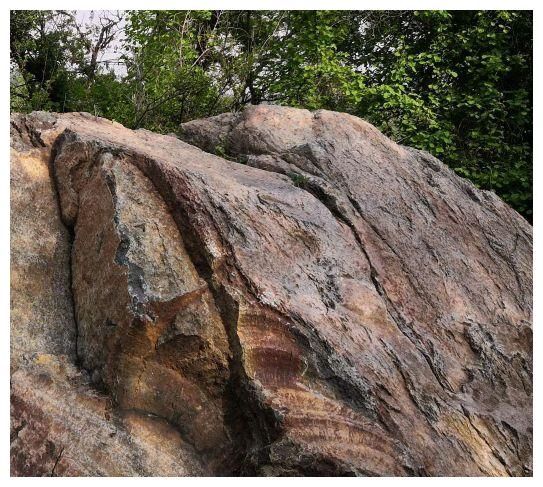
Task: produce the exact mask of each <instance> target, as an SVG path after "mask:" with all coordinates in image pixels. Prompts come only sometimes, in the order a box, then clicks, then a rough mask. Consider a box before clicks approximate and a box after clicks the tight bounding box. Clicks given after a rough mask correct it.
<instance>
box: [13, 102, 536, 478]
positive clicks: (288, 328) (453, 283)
mask: <svg viewBox="0 0 543 487" xmlns="http://www.w3.org/2000/svg"><path fill="white" fill-rule="evenodd" d="M45 118H46V117H45V115H43V114H42V115H40V114H37V115H36V114H35V115H32V116H30V117H14V121H13V124H14V127H16V128H18V130H17V131H16V132H17V133H18V135H17V133H16V134H14V135H15V144H14V151H15V155H14V157H15V158H17V157H19V151H21V148H20V147H19V146H18V145H17V144H19V143H20V144H23V143H24V141H25V140H26V143H27V144H31V143H32V141H33V142H34V144H37V145H39V146H40V147H41V149H32V150H39V151H40V154H41V155H40V157H41V159H40V160H42V161H47V160H48V158H49V155H50V171H51V174H52V175H53V179H54V186H55V187H56V190H57V191H58V200H59V209H60V216H61V219H62V221H63V222H64V224H65V225H66V227H67V228H68V229H69V232H70V233H71V235H73V238H72V239H70V238H64V244H63V245H64V248H66V245H68V246H70V247H71V272H70V269H69V268H68V267H67V265H66V263H65V262H64V261H62V262H64V263H62V262H60V261H59V263H58V265H59V268H60V269H61V270H63V272H64V273H65V274H64V277H65V278H66V276H68V277H67V279H68V280H69V282H70V290H69V292H68V297H69V298H70V299H73V310H74V311H73V316H74V318H75V320H74V323H73V329H71V332H72V333H73V334H74V338H73V340H72V342H70V343H72V346H71V347H67V348H68V349H69V350H71V352H69V353H68V352H66V351H63V350H50V349H48V348H47V347H48V345H47V343H49V342H50V340H51V338H49V337H50V336H56V334H57V331H55V330H56V329H54V328H51V327H49V328H47V330H46V331H45V332H44V334H43V335H42V339H40V340H38V341H36V343H34V342H30V344H32V347H30V346H29V347H28V348H33V352H35V353H34V355H32V357H33V359H32V360H28V361H27V363H26V362H24V361H21V360H19V356H20V353H19V352H17V356H16V357H15V366H14V369H15V370H16V372H15V373H14V375H13V377H12V381H13V385H12V394H13V397H14V399H13V400H12V409H13V411H12V422H13V431H14V435H15V436H14V438H15V439H14V442H13V443H12V469H13V473H14V474H17V475H25V474H32V473H33V472H34V473H36V474H44V473H51V471H52V470H54V473H55V474H59V475H70V474H72V475H73V474H77V473H80V474H84V475H90V474H93V473H94V474H98V473H100V474H106V475H107V474H110V475H114V474H121V475H182V474H188V475H191V474H192V475H199V474H202V473H204V472H207V473H215V474H224V473H231V474H259V475H291V474H292V475H294V474H295V475H309V474H328V475H349V474H355V475H527V474H530V473H531V461H532V459H531V454H532V453H531V451H532V430H531V427H532V411H531V398H532V389H531V387H532V369H531V363H532V351H531V336H532V328H531V326H532V325H531V319H532V316H531V309H532V303H531V299H532V294H531V279H532V267H531V250H532V231H531V227H530V226H529V224H528V223H526V222H525V221H524V220H523V219H522V218H521V217H520V216H519V215H518V214H516V213H515V212H514V211H513V210H512V209H510V208H509V207H507V206H506V205H505V204H504V203H503V202H501V200H499V198H497V197H496V196H494V195H493V194H491V193H488V192H482V191H479V190H477V189H476V188H474V187H473V186H472V185H471V184H470V183H468V182H467V181H465V180H462V179H461V178H459V177H457V176H456V175H454V174H453V173H452V172H451V171H449V170H448V169H447V168H446V167H445V166H443V165H442V164H441V163H440V162H439V161H437V160H435V159H434V158H432V157H431V156H429V155H427V154H425V153H422V152H419V151H415V150H413V149H408V148H405V147H401V146H398V145H396V144H394V143H393V142H391V141H390V140H389V139H387V138H386V137H384V136H383V135H382V134H380V133H379V132H378V131H377V130H376V129H375V128H373V127H372V126H370V125H368V124H366V123H365V122H363V121H361V120H359V119H357V118H355V117H351V116H348V115H344V114H338V113H333V112H326V111H318V112H315V113H311V112H308V111H305V110H296V109H289V108H279V107H270V106H262V107H251V108H248V109H246V110H245V111H244V112H242V113H241V114H238V115H222V116H219V117H216V118H213V119H207V120H202V121H196V122H191V123H189V124H185V125H183V126H182V128H181V131H182V135H183V138H184V139H185V140H188V141H190V142H191V143H193V144H195V145H199V146H201V147H202V148H204V149H205V150H207V151H214V150H216V151H218V152H221V153H223V152H226V154H227V155H228V157H229V158H231V159H234V160H238V161H241V162H246V163H247V164H240V163H237V162H233V161H228V160H225V159H223V158H220V157H217V156H214V155H211V154H208V153H205V152H203V151H201V150H200V149H197V148H195V147H194V146H191V145H189V144H186V143H184V142H181V141H179V140H177V139H175V138H174V137H169V136H161V135H157V134H153V133H150V132H147V131H142V130H139V131H130V130H128V129H125V128H124V127H122V126H120V125H118V124H115V123H112V122H108V121H106V120H103V119H97V118H95V117H92V116H89V115H86V114H66V115H54V116H51V115H50V116H48V118H47V123H45V122H44V121H43V120H45ZM22 126H24V128H21V127H22ZM21 141H22V142H21ZM219 146H220V150H219ZM15 160H17V159H15ZM12 173H13V169H12ZM44 184H49V187H52V186H51V180H48V179H47V178H45V179H44ZM53 196H54V195H53ZM54 199H55V198H54V197H53V200H54ZM40 215H41V214H40ZM12 219H13V218H12ZM55 219H58V214H56V213H54V212H53V213H52V216H51V215H49V216H46V217H44V218H43V219H42V222H43V225H44V226H47V225H48V223H47V222H48V221H53V220H54V221H56V220H55ZM55 225H56V223H55ZM55 228H56V227H55ZM12 231H13V230H12ZM23 231H24V229H20V233H22V232H23ZM59 231H64V232H65V230H62V229H60V230H59ZM65 233H66V232H65ZM66 235H67V234H66ZM66 242H67V243H66ZM25 245H27V244H26V243H24V242H23V243H21V247H20V249H19V251H20V252H21V254H22V255H24V254H25V252H28V251H27V250H26V249H27V247H26V246H25ZM36 272H42V271H41V270H39V271H36ZM63 282H64V281H63ZM23 287H24V286H23ZM21 289H22V288H21ZM38 292H41V291H40V290H38ZM44 292H45V291H44ZM14 306H15V310H16V311H17V312H19V308H18V307H19V306H20V305H19V304H17V303H16V304H15V305H14ZM42 312H43V313H45V312H46V311H45V310H42ZM29 322H30V319H27V320H25V319H24V317H23V318H21V319H19V320H17V321H16V322H13V321H12V336H13V335H15V336H16V337H20V342H21V343H23V344H24V343H25V342H26V341H27V338H26V335H25V333H26V331H25V325H26V324H27V323H29ZM69 325H70V320H69V319H68V320H67V321H66V323H65V324H64V325H62V327H60V328H61V329H62V330H63V333H66V334H67V335H69V332H70V326H69ZM14 330H15V332H14ZM12 340H13V338H12ZM24 348H25V347H24V346H21V347H19V348H18V349H17V350H20V349H24ZM40 354H55V355H58V356H59V357H55V356H53V355H40ZM70 354H71V355H70ZM41 357H50V358H48V359H47V360H45V362H47V363H48V364H49V363H53V364H57V365H55V366H54V367H53V366H51V365H48V366H47V367H46V366H45V365H43V362H44V359H43V358H41ZM70 362H72V363H75V364H76V365H77V366H79V368H80V371H77V369H75V368H74V366H73V365H70ZM12 363H13V360H12ZM59 363H60V364H61V365H62V366H61V365H58V364H59ZM21 364H22V365H21ZM40 370H42V372H40ZM44 370H45V371H44ZM44 377H49V379H45V378H44ZM51 377H52V378H51ZM40 380H41V381H43V384H44V386H42V387H41V389H40V387H39V385H38V384H40V382H39V381H40ZM93 388H94V389H93ZM37 389H40V390H39V393H38V391H37ZM98 390H99V391H101V392H98ZM59 391H63V392H62V393H59ZM93 391H94V392H93ZM94 394H95V395H96V396H97V397H99V399H97V400H96V401H94V402H93V401H91V400H90V398H91V397H93V395H94ZM59 397H66V398H70V397H77V400H75V399H71V400H70V399H66V401H64V402H63V400H62V399H59ZM70 404H73V407H70ZM105 404H107V406H105ZM106 409H107V411H108V415H109V416H110V418H117V419H114V420H113V419H109V420H108V419H101V420H100V421H103V422H99V421H96V422H94V423H93V425H94V429H90V431H91V432H92V434H91V435H90V436H91V440H89V442H87V443H84V442H82V441H81V439H78V438H76V437H75V436H74V435H73V431H76V430H77V429H78V428H79V427H81V426H80V423H78V421H81V419H78V418H80V417H81V416H80V413H78V411H83V410H88V413H87V414H88V416H89V417H94V416H93V415H95V416H96V417H98V416H100V418H102V416H101V415H104V413H103V411H105V410H106ZM56 411H58V414H56ZM131 415H132V416H131ZM104 417H105V415H104ZM118 418H120V419H118ZM134 418H136V419H134ZM143 418H151V419H149V420H148V421H147V422H146V421H145V420H144V419H143ZM23 422H24V423H25V426H24V428H23V429H20V428H21V425H22V424H23ZM111 424H114V425H115V426H116V427H117V428H119V431H120V432H121V433H118V435H119V438H120V439H119V440H116V441H111V442H109V443H106V444H107V445H108V448H110V449H111V450H112V451H115V452H117V451H118V452H119V454H118V455H117V457H118V458H119V460H118V461H119V463H120V465H115V464H114V463H111V462H110V461H106V460H101V459H100V456H98V455H97V454H96V453H95V450H94V448H95V445H96V444H97V442H100V441H102V440H101V439H100V438H101V435H102V434H103V433H104V432H105V431H108V428H109V427H110V426H109V425H111ZM22 432H25V434H24V435H22ZM123 435H124V436H123ZM131 435H132V437H134V438H135V439H132V440H131V441H125V440H124V438H128V437H130V436H131ZM162 436H164V437H165V438H167V439H168V440H167V441H164V442H163V443H161V441H160V438H161V437H162ZM44 438H47V441H50V442H51V443H53V444H54V445H55V446H54V448H53V447H50V448H49V450H43V447H38V446H37V445H38V444H41V445H43V444H45V443H44V441H43V439H44ZM93 441H94V442H93ZM134 442H136V443H137V445H139V448H140V449H141V450H138V451H140V452H141V451H144V452H146V453H144V456H145V463H142V461H139V460H137V459H135V458H140V457H138V456H137V455H138V454H137V453H134V455H136V457H134V456H133V455H132V456H131V448H136V447H134V446H132V445H133V444H134ZM176 444H177V445H179V449H180V451H179V452H178V453H177V454H178V457H176V456H175V452H176V450H175V449H174V448H173V445H176ZM157 445H158V446H157ZM161 448H163V449H164V452H165V453H164V455H163V457H161V458H158V457H159V456H160V455H161ZM57 450H58V451H57ZM60 451H62V455H61V456H60V459H59V460H58V461H57V460H56V459H57V458H59V455H60V453H59V452H60ZM77 452H82V453H77ZM149 452H152V453H149ZM63 458H65V459H66V460H64V462H65V463H62V461H63V460H62V459H63ZM55 462H56V465H57V466H56V467H55ZM51 464H52V465H51ZM176 468H177V469H178V470H177V471H176ZM116 472H119V473H116Z"/></svg>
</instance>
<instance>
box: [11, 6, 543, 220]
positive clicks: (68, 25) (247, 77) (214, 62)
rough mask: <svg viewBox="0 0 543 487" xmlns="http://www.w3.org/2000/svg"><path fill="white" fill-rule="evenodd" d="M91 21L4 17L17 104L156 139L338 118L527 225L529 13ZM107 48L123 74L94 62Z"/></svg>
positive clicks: (149, 15) (137, 14) (220, 13)
mask: <svg viewBox="0 0 543 487" xmlns="http://www.w3.org/2000/svg"><path fill="white" fill-rule="evenodd" d="M97 15H98V17H97V18H94V19H93V21H92V22H90V23H87V24H86V25H80V24H81V22H80V21H78V20H77V16H76V15H75V13H74V12H67V11H16V12H12V14H11V42H10V49H11V78H10V79H11V94H12V107H13V108H15V109H18V110H23V111H24V110H34V109H48V110H58V111H69V110H86V111H90V112H93V113H96V114H99V115H103V116H106V117H109V118H113V119H116V120H118V121H120V122H121V123H123V124H125V125H127V126H129V127H131V128H138V127H145V128H148V129H151V130H156V131H160V132H175V131H176V130H177V127H178V126H179V124H180V123H181V122H184V121H187V120H191V119H194V118H200V117H205V116H210V115H214V114H218V113H221V112H225V111H229V110H239V109H241V108H242V107H243V106H244V105H246V104H248V103H253V104H258V103H278V104H288V105H293V106H298V107H305V108H309V109H317V108H326V109H331V110H338V111H345V112H348V113H352V114H355V115H358V116H360V117H362V118H365V119H367V120H368V121H370V122H371V123H373V124H375V125H376V126H377V127H379V128H380V129H381V130H382V131H383V132H385V133H386V134H387V135H389V136H390V137H392V138H393V139H394V140H396V141H397V142H399V143H402V144H406V145H410V146H414V147H417V148H420V149H424V150H427V151H429V152H431V153H432V154H434V155H435V156H437V157H439V158H440V159H442V160H443V161H444V162H446V163H447V164H449V165H450V166H451V167H452V168H454V169H455V170H456V171H457V172H458V173H459V174H461V175H462V176H465V177H468V178H470V179H471V180H472V181H473V182H474V183H475V184H477V185H478V186H479V187H481V188H485V189H491V190H494V191H496V192H497V193H498V194H499V195H500V196H501V197H502V198H504V199H505V200H506V201H507V202H508V203H510V204H511V205H513V206H514V207H515V208H516V209H517V210H518V211H520V212H521V213H522V214H523V215H524V216H525V217H526V218H528V219H531V214H532V78H533V76H532V62H533V61H532V37H533V19H532V14H531V12H526V11H523V12H514V11H422V12H417V11H264V10H262V11H260V10H259V11H224V10H199V11H176V10H161V11H154V10H140V11H129V12H124V13H120V12H109V11H104V12H99V13H98V14H97ZM121 31H122V33H123V34H124V40H123V41H122V45H121V43H120V41H119V40H118V39H119V37H118V36H119V34H120V33H121ZM112 45H118V47H119V48H122V50H123V54H122V56H121V57H120V62H122V63H123V64H124V66H125V68H126V74H124V73H119V72H115V71H112V70H111V69H110V70H108V69H107V66H106V67H105V69H104V66H103V65H102V64H101V63H100V56H101V54H102V53H103V52H104V50H107V49H109V48H110V47H111V46H112Z"/></svg>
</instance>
